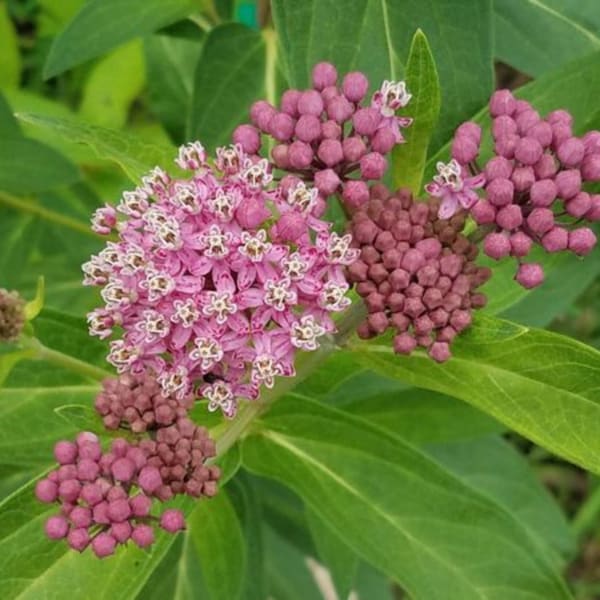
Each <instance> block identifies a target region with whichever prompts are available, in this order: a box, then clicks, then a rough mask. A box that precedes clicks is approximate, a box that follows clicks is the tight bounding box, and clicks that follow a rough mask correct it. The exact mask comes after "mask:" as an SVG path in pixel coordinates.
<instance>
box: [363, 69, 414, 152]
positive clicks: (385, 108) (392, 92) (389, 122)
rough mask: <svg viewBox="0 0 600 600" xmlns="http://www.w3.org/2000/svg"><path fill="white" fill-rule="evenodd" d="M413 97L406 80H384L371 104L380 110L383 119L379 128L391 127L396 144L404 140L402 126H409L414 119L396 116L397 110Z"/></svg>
mask: <svg viewBox="0 0 600 600" xmlns="http://www.w3.org/2000/svg"><path fill="white" fill-rule="evenodd" d="M411 98H412V94H409V93H408V91H407V89H406V83H405V82H404V81H384V82H383V84H382V85H381V88H380V89H379V90H378V91H377V92H375V93H374V94H373V99H372V100H371V106H372V107H373V108H376V109H377V110H379V112H380V113H381V115H382V117H383V118H382V119H381V121H380V123H379V125H378V126H377V129H378V130H381V129H386V128H389V129H390V130H391V131H392V133H393V134H394V138H395V141H396V144H400V143H402V142H403V141H404V137H403V135H402V133H401V131H400V129H401V128H404V127H409V126H410V125H411V124H412V122H413V120H412V119H411V118H410V117H399V116H396V112H397V111H398V110H400V109H401V108H404V107H405V106H406V105H407V104H408V103H409V102H410V99H411Z"/></svg>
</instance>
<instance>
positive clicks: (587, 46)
mask: <svg viewBox="0 0 600 600" xmlns="http://www.w3.org/2000/svg"><path fill="white" fill-rule="evenodd" d="M585 5H586V3H585V2H583V1H582V0H576V1H573V0H567V1H566V2H565V0H558V1H557V0H502V1H501V2H495V3H494V25H495V36H494V37H495V55H496V56H497V57H498V58H499V59H500V60H502V61H504V62H505V63H508V64H509V65H511V66H513V67H515V68H516V69H518V70H519V71H523V72H524V73H528V74H529V75H532V76H539V75H542V74H543V73H545V72H547V71H550V70H552V69H554V68H556V67H557V66H558V65H561V64H563V63H566V62H568V61H570V60H573V59H575V58H578V57H580V56H582V55H584V54H589V53H591V52H593V51H594V50H598V49H599V48H600V35H599V34H598V27H597V26H596V27H593V26H592V27H590V18H589V16H590V15H588V14H586V11H585ZM589 8H590V9H591V11H590V14H594V13H597V10H598V7H597V5H596V3H595V2H594V1H593V0H592V3H590V6H589ZM569 9H571V10H569ZM569 13H570V14H569ZM531 23H535V27H529V26H528V25H529V24H531ZM596 25H598V24H597V23H596Z"/></svg>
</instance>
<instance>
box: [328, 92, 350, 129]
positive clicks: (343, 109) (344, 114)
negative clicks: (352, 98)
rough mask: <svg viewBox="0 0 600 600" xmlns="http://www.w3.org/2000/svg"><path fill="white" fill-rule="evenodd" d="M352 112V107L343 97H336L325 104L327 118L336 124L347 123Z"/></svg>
mask: <svg viewBox="0 0 600 600" xmlns="http://www.w3.org/2000/svg"><path fill="white" fill-rule="evenodd" d="M353 112H354V107H353V106H352V104H350V102H348V100H347V99H346V98H345V97H344V96H336V97H335V98H332V99H331V100H330V101H329V102H328V103H327V116H328V117H329V118H330V119H333V120H334V121H337V122H338V123H343V122H344V121H347V120H348V119H349V118H350V117H351V116H352V113H353Z"/></svg>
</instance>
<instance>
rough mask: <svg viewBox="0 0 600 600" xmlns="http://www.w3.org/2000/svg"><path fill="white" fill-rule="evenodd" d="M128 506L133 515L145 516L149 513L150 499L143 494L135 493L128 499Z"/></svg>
mask: <svg viewBox="0 0 600 600" xmlns="http://www.w3.org/2000/svg"><path fill="white" fill-rule="evenodd" d="M129 506H130V507H131V514H132V515H133V516H134V517H145V516H147V515H148V514H149V513H150V508H151V507H152V499H151V498H148V496H146V495H145V494H137V495H136V496H134V497H133V498H131V500H129Z"/></svg>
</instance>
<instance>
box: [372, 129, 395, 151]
mask: <svg viewBox="0 0 600 600" xmlns="http://www.w3.org/2000/svg"><path fill="white" fill-rule="evenodd" d="M395 145H396V136H395V135H394V132H393V131H392V130H391V129H390V128H389V127H382V128H381V129H378V130H377V131H376V132H375V135H374V136H373V139H372V140H371V148H372V149H373V150H374V151H375V152H380V153H381V154H387V153H388V152H390V151H391V150H392V148H393V147H394V146H395Z"/></svg>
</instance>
